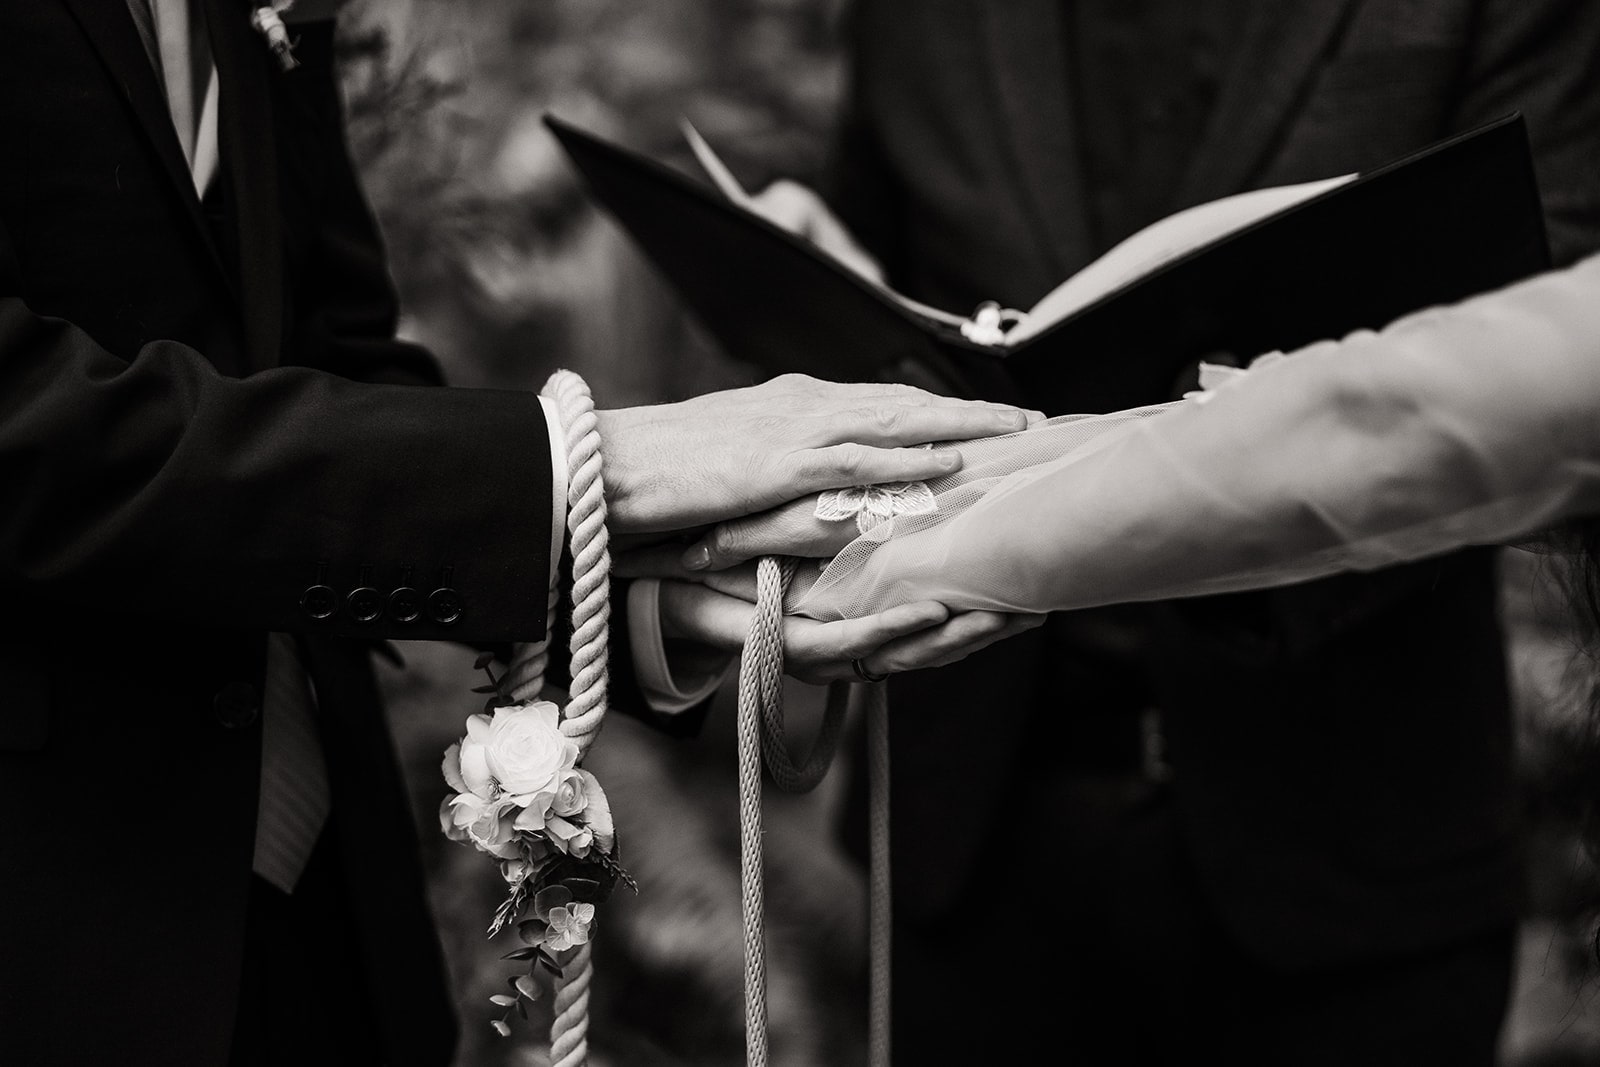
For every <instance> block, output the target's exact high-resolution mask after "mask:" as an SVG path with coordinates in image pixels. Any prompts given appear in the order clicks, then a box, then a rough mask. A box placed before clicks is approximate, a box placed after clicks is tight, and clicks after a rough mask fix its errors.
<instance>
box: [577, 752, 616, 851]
mask: <svg viewBox="0 0 1600 1067" xmlns="http://www.w3.org/2000/svg"><path fill="white" fill-rule="evenodd" d="M578 777H580V778H582V779H583V799H584V806H583V822H584V825H585V826H587V827H588V828H589V829H590V830H591V831H592V832H593V833H594V840H595V844H597V845H599V846H600V851H601V852H605V853H608V854H609V853H610V852H611V849H612V847H613V846H615V845H616V843H617V830H616V825H615V824H614V823H613V822H612V820H611V801H610V800H609V799H608V798H607V797H606V791H605V790H604V789H601V788H600V780H599V779H598V778H596V777H595V776H594V775H592V774H590V773H589V772H588V771H586V770H583V769H581V768H580V769H579V770H578Z"/></svg>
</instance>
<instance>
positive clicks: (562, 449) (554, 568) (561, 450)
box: [539, 396, 567, 627]
mask: <svg viewBox="0 0 1600 1067" xmlns="http://www.w3.org/2000/svg"><path fill="white" fill-rule="evenodd" d="M539 406H540V407H542V408H543V409H544V426H545V432H546V433H548V434H549V435H550V585H549V589H550V593H551V598H550V599H551V601H552V602H554V600H555V592H556V581H557V580H558V579H559V577H560V574H561V546H562V543H563V541H564V540H565V538H566V532H567V433H566V430H565V429H563V428H562V426H561V412H560V411H559V410H557V409H556V402H555V401H554V400H552V399H550V398H549V397H547V396H541V397H540V398H539ZM554 623H555V620H554V619H546V620H545V625H546V626H547V627H549V626H553V625H554Z"/></svg>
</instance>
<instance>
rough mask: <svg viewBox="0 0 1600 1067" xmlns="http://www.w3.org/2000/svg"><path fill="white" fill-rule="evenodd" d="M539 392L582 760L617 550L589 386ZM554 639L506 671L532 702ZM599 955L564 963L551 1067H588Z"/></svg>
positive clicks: (594, 731) (566, 382)
mask: <svg viewBox="0 0 1600 1067" xmlns="http://www.w3.org/2000/svg"><path fill="white" fill-rule="evenodd" d="M540 395H541V396H546V397H549V398H551V399H552V400H554V401H555V404H556V410H557V412H558V413H559V414H560V417H561V426H562V430H563V433H564V435H565V443H566V449H567V535H568V542H569V544H570V545H571V551H572V638H571V642H570V647H571V650H572V662H571V674H572V685H571V688H570V689H569V690H568V697H567V702H566V705H565V706H564V707H562V709H561V732H562V733H563V734H565V735H566V736H567V737H570V738H571V739H572V740H573V741H575V742H576V743H577V745H578V759H579V761H580V762H581V761H582V760H583V758H584V757H585V756H587V755H588V752H589V747H590V746H591V745H592V744H593V743H594V739H595V737H596V736H597V735H598V734H599V732H600V725H601V723H602V722H603V721H604V719H605V714H606V706H607V696H608V689H609V676H608V674H607V662H608V657H609V655H610V639H609V634H610V623H611V548H610V537H609V535H608V534H607V532H606V500H605V481H604V478H603V477H602V474H601V461H600V420H599V417H598V416H597V415H596V414H595V410H594V398H593V397H592V396H591V395H590V393H589V386H588V384H587V383H585V382H584V380H583V379H582V378H581V377H579V376H578V375H577V374H575V373H573V372H572V371H569V370H559V371H556V372H555V373H554V374H552V375H551V376H550V378H549V380H548V381H547V382H545V386H544V388H543V389H542V390H540ZM558 602H559V597H558V595H557V591H556V590H555V589H554V588H552V589H551V590H550V600H549V605H548V606H549V612H548V615H547V618H548V620H549V626H548V627H547V629H548V630H552V631H553V630H554V623H555V613H556V607H557V604H558ZM549 650H550V638H549V637H548V636H547V637H546V638H545V639H544V640H543V641H535V642H530V643H527V644H520V645H518V646H517V647H516V648H515V650H514V651H513V654H512V657H511V663H510V665H509V666H508V667H507V670H506V683H507V691H508V693H509V694H510V696H511V698H512V699H513V700H516V701H518V702H525V701H529V700H534V699H537V698H538V697H539V695H540V694H541V693H542V692H543V690H544V681H545V672H546V671H547V670H548V668H549V665H550V655H549ZM593 978H594V958H593V955H592V953H591V950H590V946H589V945H588V944H584V945H581V946H579V947H578V948H577V950H576V951H574V952H573V954H572V955H571V957H570V958H569V959H567V960H566V961H565V962H564V963H563V964H562V967H561V976H560V978H558V979H557V981H556V995H555V1008H554V1011H555V1015H554V1018H553V1019H552V1021H551V1024H550V1058H551V1063H552V1065H553V1067H584V1064H585V1063H586V1062H587V1060H588V1055H589V1041H588V1035H589V985H590V982H591V981H592V980H593Z"/></svg>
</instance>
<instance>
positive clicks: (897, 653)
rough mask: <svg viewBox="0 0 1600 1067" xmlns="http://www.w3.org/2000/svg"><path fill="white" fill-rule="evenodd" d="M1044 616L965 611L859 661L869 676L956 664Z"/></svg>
mask: <svg viewBox="0 0 1600 1067" xmlns="http://www.w3.org/2000/svg"><path fill="white" fill-rule="evenodd" d="M1045 618H1046V616H1044V615H1018V614H1006V613H1002V612H996V611H966V612H962V613H960V614H959V615H954V616H952V617H951V618H950V620H949V621H948V622H946V623H945V624H944V625H942V626H936V627H932V628H930V629H928V630H926V631H924V632H921V633H915V634H911V635H908V636H906V637H903V638H899V639H897V640H894V641H891V642H889V643H887V644H885V645H884V646H883V647H882V648H879V649H877V650H876V651H875V652H873V653H872V654H870V655H868V656H866V657H864V658H863V659H862V667H863V668H864V669H865V670H867V671H868V672H870V673H872V674H898V673H901V672H903V671H915V670H925V669H928V668H931V667H944V666H948V665H949V664H951V663H956V662H958V661H960V660H963V659H965V658H966V657H968V656H970V655H972V654H973V653H974V652H977V651H980V650H981V649H985V648H988V647H989V646H990V645H992V644H996V643H998V642H1000V641H1003V640H1005V639H1006V638H1008V637H1013V636H1015V635H1017V634H1019V633H1023V632H1025V631H1027V630H1031V629H1033V628H1034V627H1036V626H1038V625H1040V624H1041V623H1043V622H1044V620H1045Z"/></svg>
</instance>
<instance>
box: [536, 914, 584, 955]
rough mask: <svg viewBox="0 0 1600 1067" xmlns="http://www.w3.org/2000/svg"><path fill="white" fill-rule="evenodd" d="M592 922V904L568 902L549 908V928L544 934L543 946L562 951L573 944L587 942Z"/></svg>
mask: <svg viewBox="0 0 1600 1067" xmlns="http://www.w3.org/2000/svg"><path fill="white" fill-rule="evenodd" d="M593 922H594V905H593V904H568V905H565V906H564V907H557V908H551V909H550V930H549V933H548V934H546V936H545V946H546V947H547V948H549V949H550V951H552V952H564V951H565V950H567V949H569V948H572V947H573V946H575V945H584V944H588V942H589V927H590V925H591V924H593Z"/></svg>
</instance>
